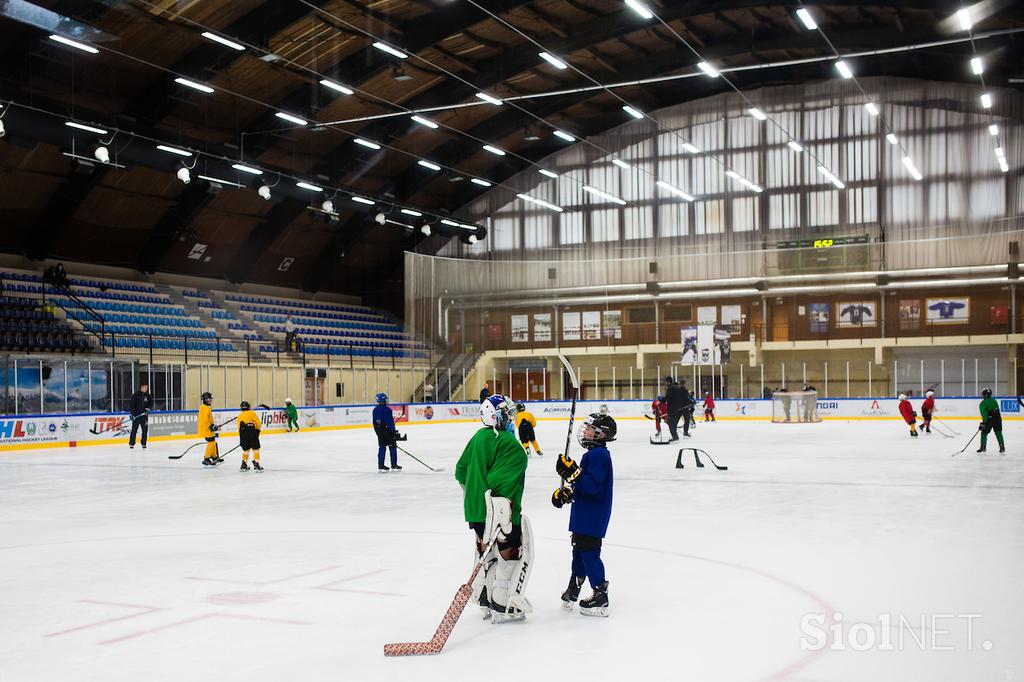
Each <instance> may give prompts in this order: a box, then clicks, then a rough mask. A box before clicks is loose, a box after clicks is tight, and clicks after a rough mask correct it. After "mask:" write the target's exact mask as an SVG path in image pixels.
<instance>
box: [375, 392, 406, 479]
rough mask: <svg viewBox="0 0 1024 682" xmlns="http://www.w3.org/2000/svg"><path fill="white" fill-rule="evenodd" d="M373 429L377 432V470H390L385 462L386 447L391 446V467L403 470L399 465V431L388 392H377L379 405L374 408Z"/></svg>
mask: <svg viewBox="0 0 1024 682" xmlns="http://www.w3.org/2000/svg"><path fill="white" fill-rule="evenodd" d="M373 431H374V433H376V434H377V470H378V471H388V467H387V466H386V465H385V464H384V448H391V468H392V469H394V470H395V471H401V470H402V467H400V466H398V446H397V445H396V444H395V442H396V441H397V440H398V433H397V432H396V431H395V416H394V415H393V414H391V408H390V407H388V394H387V393H378V394H377V407H375V408H373Z"/></svg>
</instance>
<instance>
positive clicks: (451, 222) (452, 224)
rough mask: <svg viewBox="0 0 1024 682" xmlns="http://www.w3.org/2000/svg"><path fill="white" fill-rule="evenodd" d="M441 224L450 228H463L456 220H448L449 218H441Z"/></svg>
mask: <svg viewBox="0 0 1024 682" xmlns="http://www.w3.org/2000/svg"><path fill="white" fill-rule="evenodd" d="M441 224H442V225H447V226H448V227H462V225H459V224H458V223H457V222H455V221H454V220H448V219H447V218H441Z"/></svg>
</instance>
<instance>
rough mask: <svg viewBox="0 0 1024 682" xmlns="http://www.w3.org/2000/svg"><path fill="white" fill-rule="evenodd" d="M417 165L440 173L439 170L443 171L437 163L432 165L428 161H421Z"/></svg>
mask: <svg viewBox="0 0 1024 682" xmlns="http://www.w3.org/2000/svg"><path fill="white" fill-rule="evenodd" d="M416 163H418V164H419V165H421V166H423V167H424V168H429V169H430V170H432V171H439V170H441V167H440V166H438V165H437V164H436V163H431V162H430V161H427V160H426V159H420V160H419V161H417V162H416Z"/></svg>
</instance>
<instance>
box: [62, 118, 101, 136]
mask: <svg viewBox="0 0 1024 682" xmlns="http://www.w3.org/2000/svg"><path fill="white" fill-rule="evenodd" d="M64 125H66V126H67V127H68V128H78V129H79V130H84V131H85V132H87V133H96V134H97V135H106V134H107V131H106V130H104V129H103V128H96V127H95V126H88V125H85V124H84V123H76V122H75V121H65V122H64Z"/></svg>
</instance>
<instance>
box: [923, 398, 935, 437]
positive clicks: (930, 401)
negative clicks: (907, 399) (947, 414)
mask: <svg viewBox="0 0 1024 682" xmlns="http://www.w3.org/2000/svg"><path fill="white" fill-rule="evenodd" d="M933 412H935V391H928V392H927V393H925V394H924V402H923V403H921V420H922V421H921V430H922V431H924V432H925V433H931V432H932V413H933Z"/></svg>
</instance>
